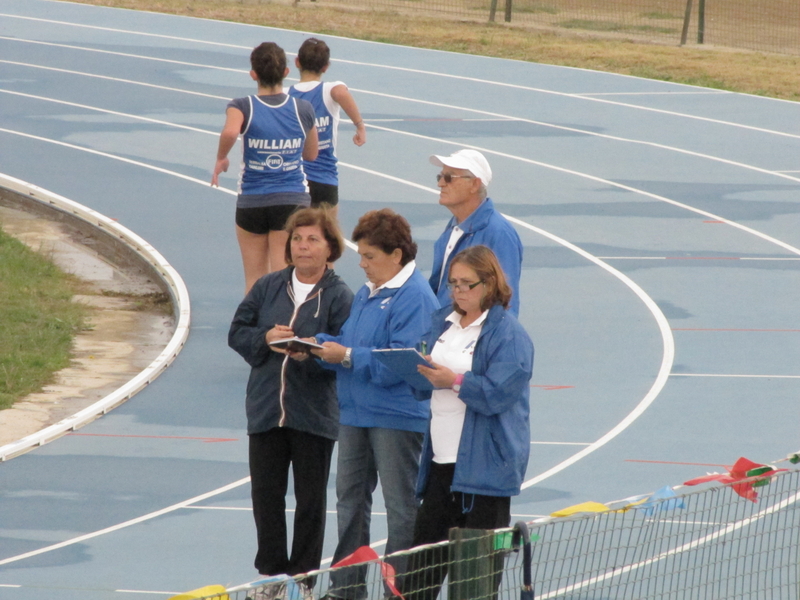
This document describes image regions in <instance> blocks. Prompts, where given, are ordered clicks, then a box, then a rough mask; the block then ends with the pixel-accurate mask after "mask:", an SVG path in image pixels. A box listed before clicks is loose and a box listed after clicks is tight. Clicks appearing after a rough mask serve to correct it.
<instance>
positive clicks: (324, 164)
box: [289, 38, 367, 210]
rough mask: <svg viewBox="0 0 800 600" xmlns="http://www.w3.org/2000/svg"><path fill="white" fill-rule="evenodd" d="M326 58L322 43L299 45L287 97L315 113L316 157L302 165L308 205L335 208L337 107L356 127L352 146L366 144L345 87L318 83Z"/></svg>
mask: <svg viewBox="0 0 800 600" xmlns="http://www.w3.org/2000/svg"><path fill="white" fill-rule="evenodd" d="M330 56H331V51H330V49H329V48H328V45H327V44H326V43H325V42H323V41H322V40H318V39H316V38H309V39H307V40H306V41H305V42H303V44H302V45H301V46H300V50H298V52H297V58H296V59H295V61H294V64H295V65H296V66H297V68H298V69H299V70H300V83H296V84H295V85H293V86H292V87H291V88H289V95H290V96H293V97H295V98H302V99H303V100H308V101H309V102H311V104H312V105H313V106H314V112H315V113H316V121H315V123H316V126H317V132H318V133H319V156H318V157H317V159H316V160H314V161H311V162H309V161H306V162H304V163H303V168H304V169H305V171H306V177H307V178H308V186H309V190H310V192H311V206H319V205H320V204H321V203H323V202H326V203H328V204H330V205H331V206H334V207H335V206H336V205H337V204H338V203H339V172H338V170H337V168H336V163H337V162H338V161H337V159H336V140H337V130H338V127H339V109H340V108H341V109H342V110H344V112H345V113H346V114H347V116H348V117H350V120H352V121H353V124H354V125H355V126H356V134H355V135H354V136H353V143H354V144H355V145H356V146H363V145H364V143H366V141H367V130H366V128H365V127H364V121H363V120H362V119H361V113H360V112H359V110H358V106H357V105H356V101H355V100H354V99H353V96H352V95H351V94H350V91H349V90H348V89H347V86H346V85H345V84H344V83H342V82H341V81H333V82H327V81H326V82H323V81H322V74H323V73H325V71H327V70H328V66H329V65H330ZM334 210H335V209H334Z"/></svg>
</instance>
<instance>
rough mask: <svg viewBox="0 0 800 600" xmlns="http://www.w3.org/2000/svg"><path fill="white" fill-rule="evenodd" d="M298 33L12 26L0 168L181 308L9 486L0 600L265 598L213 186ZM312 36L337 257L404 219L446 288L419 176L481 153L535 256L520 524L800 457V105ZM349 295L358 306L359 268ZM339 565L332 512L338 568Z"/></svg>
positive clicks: (46, 20) (3, 29)
mask: <svg viewBox="0 0 800 600" xmlns="http://www.w3.org/2000/svg"><path fill="white" fill-rule="evenodd" d="M306 35H307V34H301V33H297V32H290V31H282V30H274V29H266V28H259V27H253V26H247V25H239V24H233V23H222V22H213V21H204V20H198V19H191V18H182V17H173V16H165V15H157V14H148V13H136V12H130V11H122V10H114V9H106V8H98V7H90V6H83V5H76V4H69V3H64V2H52V1H47V0H0V172H3V173H5V174H7V175H10V176H13V177H17V178H19V179H23V180H25V181H28V182H31V183H33V184H35V185H38V186H40V187H43V188H45V189H48V190H50V191H52V192H55V193H57V194H60V195H62V196H65V197H67V198H70V199H72V200H75V201H77V202H80V203H82V204H84V205H86V206H88V207H90V208H92V209H95V210H97V211H99V212H101V213H103V214H105V215H107V216H109V217H112V218H115V219H118V220H119V221H120V222H121V223H122V224H123V225H125V226H126V227H128V228H129V229H131V230H133V231H134V232H136V233H137V234H139V235H140V236H142V237H143V238H144V239H145V240H147V241H148V242H150V243H151V244H152V245H153V246H155V247H156V248H157V249H158V250H159V251H160V252H161V253H162V254H163V255H164V256H165V257H166V259H167V260H168V261H169V262H170V263H171V264H172V265H173V266H174V267H175V268H176V269H177V270H178V272H179V273H180V274H181V276H182V277H183V278H184V280H185V282H186V284H187V286H188V289H189V293H190V295H191V299H192V313H191V315H192V316H191V318H192V329H191V335H190V338H189V341H188V343H187V345H186V347H185V349H184V350H183V352H182V353H181V354H180V355H179V356H178V358H177V360H176V361H175V362H174V363H173V365H172V366H171V367H170V368H169V369H168V371H167V372H166V373H165V374H164V375H162V376H161V377H159V378H158V379H157V380H156V381H155V382H154V383H153V384H151V385H150V386H149V387H148V388H147V389H145V390H144V391H143V392H141V393H140V394H139V395H137V396H135V397H134V398H133V399H132V400H130V401H129V402H128V403H126V404H125V405H123V406H122V407H120V408H118V409H116V410H114V411H113V412H112V413H110V414H109V415H107V416H106V417H104V418H102V419H100V420H99V421H96V422H95V423H93V424H91V425H90V426H87V427H85V428H83V429H81V430H79V431H78V432H77V433H76V434H74V435H69V436H66V437H64V438H61V439H60V440H58V441H56V442H54V443H52V444H49V445H47V446H45V447H42V448H40V449H37V450H35V451H33V452H31V453H28V454H26V455H24V456H21V457H18V458H15V459H13V460H11V461H9V462H7V463H4V464H0V598H2V599H4V600H5V599H6V598H8V599H10V600H28V599H38V598H43V597H57V598H59V599H66V600H70V599H78V598H80V599H81V600H84V599H91V600H95V599H119V598H137V597H144V598H148V597H150V598H159V597H165V596H166V595H168V594H169V593H176V592H180V591H185V590H187V589H192V588H196V587H199V586H201V585H205V584H210V583H222V584H230V585H233V584H239V583H243V582H245V581H248V580H251V579H253V578H254V576H255V572H254V570H253V569H252V566H251V565H252V556H253V553H254V545H255V544H254V532H253V525H252V517H251V514H250V512H249V487H248V485H247V482H246V479H245V478H246V476H247V463H246V460H247V453H246V436H245V433H244V424H245V422H244V410H243V396H244V384H245V381H246V377H247V368H246V365H245V364H244V362H243V361H242V360H241V359H239V357H238V356H237V355H235V354H234V353H233V352H232V351H230V350H229V349H228V348H227V346H226V342H225V340H226V334H227V328H228V323H229V321H230V318H231V316H232V314H233V311H234V310H235V308H236V306H237V303H238V301H239V300H240V294H241V289H242V276H241V272H240V259H239V255H238V249H237V247H236V242H235V239H234V235H233V223H232V221H233V208H234V195H233V193H232V190H233V189H234V187H235V180H234V174H233V173H231V174H230V175H229V176H228V177H227V178H225V180H224V186H223V189H212V188H211V187H209V186H208V184H207V181H208V179H209V177H210V169H211V167H212V165H213V159H214V154H215V151H216V143H217V135H218V132H219V129H220V127H221V125H222V122H223V118H224V107H225V104H226V102H227V100H228V99H229V98H231V97H234V96H241V95H245V94H248V93H252V82H251V81H250V79H249V78H248V76H247V70H248V66H247V56H248V54H249V51H250V49H251V48H252V47H253V46H255V45H256V44H258V43H260V42H261V41H265V40H273V41H276V42H278V43H279V44H280V45H281V46H283V47H284V48H286V49H287V51H289V52H292V51H294V50H295V49H296V48H297V47H298V46H299V45H300V43H301V42H302V40H303V39H304V38H305V37H306ZM325 39H327V41H328V42H329V44H330V45H331V47H332V52H333V56H334V59H335V61H334V63H333V65H332V67H331V69H330V72H329V75H328V76H327V78H328V79H331V80H332V79H341V80H343V81H345V82H347V84H348V85H349V87H350V88H351V90H352V91H353V93H354V95H355V97H356V99H357V101H358V103H359V105H360V107H361V110H362V113H363V114H364V117H365V119H366V122H367V125H368V135H369V138H368V143H367V145H366V146H364V147H362V148H356V147H355V146H354V145H352V144H351V143H350V137H351V136H352V127H351V126H350V125H343V126H342V127H341V130H340V138H341V141H340V159H341V165H342V168H341V192H342V197H343V200H342V204H341V213H340V214H341V218H342V222H343V226H344V229H345V231H346V232H349V231H351V230H352V227H353V225H354V224H355V222H356V220H357V219H358V217H359V216H360V215H361V214H363V213H364V212H365V211H367V210H369V209H372V208H378V207H383V206H389V207H391V208H393V209H395V210H397V211H399V212H401V213H402V214H403V215H405V216H406V217H407V218H408V219H409V221H410V222H411V224H412V227H413V232H414V236H415V238H416V240H417V241H418V243H419V246H420V254H419V258H418V264H419V266H420V268H421V269H423V270H426V269H430V263H431V259H430V257H431V250H432V244H433V241H434V240H435V239H436V237H437V236H438V234H439V233H440V232H441V230H442V229H443V227H444V224H445V222H446V220H447V217H448V214H449V213H447V212H446V211H445V210H444V209H443V208H441V207H439V206H438V205H437V203H436V186H435V180H434V175H435V173H436V168H435V167H433V166H432V165H430V164H428V162H427V157H428V155H430V154H432V153H440V154H441V153H449V152H451V151H453V150H454V149H457V148H459V147H473V148H477V149H479V150H481V151H482V152H484V153H485V154H486V156H487V157H488V159H489V161H490V162H491V164H492V167H493V169H494V172H495V178H494V181H493V183H492V185H491V187H490V195H491V196H492V198H493V199H494V200H495V202H496V203H497V204H498V206H499V208H500V209H501V210H502V211H503V212H504V213H505V214H506V215H507V216H508V217H509V218H511V219H512V220H513V221H514V223H515V224H516V226H517V229H518V231H519V232H520V235H521V236H522V239H523V242H524V244H525V263H524V271H523V282H522V292H521V293H522V295H523V310H522V315H521V320H522V322H523V324H524V325H525V327H526V328H527V329H528V331H529V332H530V334H531V337H532V338H533V339H534V342H535V344H536V365H535V373H534V380H533V382H532V383H533V385H534V388H533V390H532V392H533V393H532V440H531V444H532V448H531V449H532V453H531V461H530V465H529V468H528V482H527V483H526V488H525V489H524V490H523V493H522V494H521V495H520V496H519V497H518V498H516V499H515V501H514V503H513V512H514V514H515V515H516V516H518V517H520V518H528V519H532V518H534V517H535V516H538V515H542V514H548V513H549V512H551V511H553V510H556V509H559V508H563V507H565V506H568V505H571V504H576V503H578V502H583V501H586V500H596V501H601V502H605V501H610V500H614V499H619V498H623V497H626V496H630V495H633V494H639V493H645V492H648V491H652V490H654V489H657V488H660V487H662V486H664V485H667V484H670V485H677V484H680V483H682V482H683V481H685V480H686V479H688V478H690V477H693V476H697V475H701V474H704V473H705V472H706V471H717V470H720V469H721V468H722V465H726V464H732V463H733V462H734V461H735V460H736V458H738V457H739V456H746V457H748V458H750V459H752V460H755V461H758V462H768V461H772V460H775V459H779V458H781V457H783V456H786V455H787V454H788V453H790V452H793V451H795V450H797V426H798V422H799V420H798V417H799V416H800V415H799V414H798V413H799V412H800V410H799V409H798V405H799V403H798V397H799V396H800V318H798V315H799V314H800V313H799V312H798V308H797V306H798V298H800V249H799V248H800V104H797V103H791V102H784V101H778V100H771V99H765V98H759V97H753V96H745V95H740V94H732V93H727V92H721V91H717V90H710V89H704V88H694V87H687V86H680V85H676V84H671V83H664V82H657V81H649V80H644V79H636V78H632V77H625V76H619V75H611V74H606V73H596V72H591V71H583V70H578V69H569V68H563V67H552V66H547V65H538V64H529V63H522V62H515V61H504V60H497V59H491V58H482V57H475V56H466V55H459V54H450V53H444V52H437V51H429V50H419V49H412V48H403V47H397V46H390V45H385V44H377V43H370V42H361V41H354V40H347V39H339V38H331V37H326V38H325ZM294 75H295V74H293V76H294ZM232 171H235V169H232ZM337 271H338V272H340V273H341V274H342V275H343V277H344V278H345V279H346V280H347V281H348V283H349V284H350V285H351V287H353V288H354V289H356V288H357V287H358V286H360V285H361V284H362V283H363V277H362V273H361V271H360V269H359V268H358V266H357V260H356V256H355V253H353V252H349V253H348V254H347V255H346V256H345V257H344V258H343V259H342V260H341V261H340V262H339V263H338V264H337ZM332 483H333V477H332V478H331V485H332ZM290 503H291V501H290ZM381 506H382V501H381V500H380V499H377V500H376V508H377V509H378V510H379V509H380V507H381ZM329 508H330V509H333V508H334V494H333V490H332V488H331V490H330V493H329ZM383 537H385V526H384V523H383V519H382V516H381V515H380V514H377V515H375V517H374V519H373V539H374V540H375V541H376V542H377V544H376V546H377V547H380V540H381V539H383ZM335 541H336V534H335V516H334V514H333V513H331V515H330V519H329V523H328V535H327V541H326V554H325V556H326V557H330V555H331V554H332V552H333V547H334V545H335Z"/></svg>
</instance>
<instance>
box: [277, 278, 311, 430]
mask: <svg viewBox="0 0 800 600" xmlns="http://www.w3.org/2000/svg"><path fill="white" fill-rule="evenodd" d="M286 293H287V294H289V298H290V299H291V300H292V304H294V303H295V301H294V288H292V285H291V283H289V284H287V286H286ZM315 297H316V298H317V312H316V314H315V315H314V317H315V318H317V317H319V311H320V307H321V306H322V288H320V289H318V290H317V293H316V294H314V295H313V296H311V297H310V298H306V299H305V300H303V304H305V303H306V302H308V301H309V300H313V299H314V298H315ZM303 304H301V305H300V306H295V308H294V312H293V313H292V318H291V319H289V327H292V326H293V325H294V322H295V319H297V313H298V312H300V308H301V307H302V306H303ZM290 360H292V359H291V358H289V355H288V354H287V355H286V356H284V357H283V364H282V365H281V391H280V393H279V394H278V404H279V405H280V407H281V418H280V419H279V420H278V427H284V426H285V425H286V405H285V404H284V396H285V394H286V367H287V366H288V364H289V361H290Z"/></svg>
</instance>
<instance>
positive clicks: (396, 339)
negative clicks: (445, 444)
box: [317, 269, 439, 433]
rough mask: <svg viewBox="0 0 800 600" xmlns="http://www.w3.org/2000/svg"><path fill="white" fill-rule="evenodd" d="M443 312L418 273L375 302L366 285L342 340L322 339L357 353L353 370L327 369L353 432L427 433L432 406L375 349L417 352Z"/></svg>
mask: <svg viewBox="0 0 800 600" xmlns="http://www.w3.org/2000/svg"><path fill="white" fill-rule="evenodd" d="M438 306H439V303H438V301H437V300H436V296H434V295H433V292H431V288H430V286H429V285H428V282H427V281H425V277H424V276H423V275H422V274H421V273H420V272H419V271H418V270H416V269H415V270H414V272H413V273H412V274H411V277H409V278H408V280H407V281H406V282H405V283H404V284H403V285H402V286H401V287H399V288H394V289H392V288H389V289H387V288H384V289H382V290H380V291H379V292H378V293H377V294H376V295H375V296H373V297H372V298H370V297H369V288H368V287H367V286H366V285H365V286H363V287H362V288H361V289H360V290H359V291H358V292H357V293H356V296H355V298H354V299H353V305H352V307H351V309H350V317H349V318H348V319H347V321H346V322H345V324H344V326H343V327H342V331H341V333H340V334H339V335H338V336H332V335H318V336H317V340H318V341H320V342H326V341H333V342H337V343H339V344H342V345H343V346H346V347H348V348H352V349H353V350H352V353H351V359H352V361H353V366H352V367H351V368H349V369H346V368H344V367H342V366H341V365H332V364H327V363H322V364H323V366H325V367H327V368H330V369H333V370H335V371H336V389H337V393H338V396H339V420H340V423H342V425H351V426H353V427H384V428H387V429H401V430H405V431H417V432H420V433H422V432H424V431H425V430H426V429H427V427H428V420H429V418H430V402H429V401H420V400H418V399H416V398H415V397H414V394H413V391H412V389H411V386H409V385H408V384H407V383H406V382H405V381H403V380H402V379H401V378H400V377H398V376H397V375H395V374H394V373H393V372H392V371H390V370H389V369H388V368H387V367H386V366H384V365H383V364H382V363H380V362H379V361H378V360H377V359H375V358H373V357H372V350H374V349H375V348H418V347H419V344H420V341H421V340H422V336H423V335H424V334H425V332H427V331H428V330H429V329H430V323H431V314H432V313H433V311H434V310H436V309H437V308H438Z"/></svg>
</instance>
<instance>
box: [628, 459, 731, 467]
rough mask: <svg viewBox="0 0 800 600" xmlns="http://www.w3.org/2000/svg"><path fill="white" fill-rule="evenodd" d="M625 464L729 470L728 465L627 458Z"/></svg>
mask: <svg viewBox="0 0 800 600" xmlns="http://www.w3.org/2000/svg"><path fill="white" fill-rule="evenodd" d="M625 462H640V463H654V464H657V465H692V466H695V467H722V468H723V469H727V468H728V465H716V464H713V463H696V462H675V461H671V460H638V459H635V458H626V459H625Z"/></svg>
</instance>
